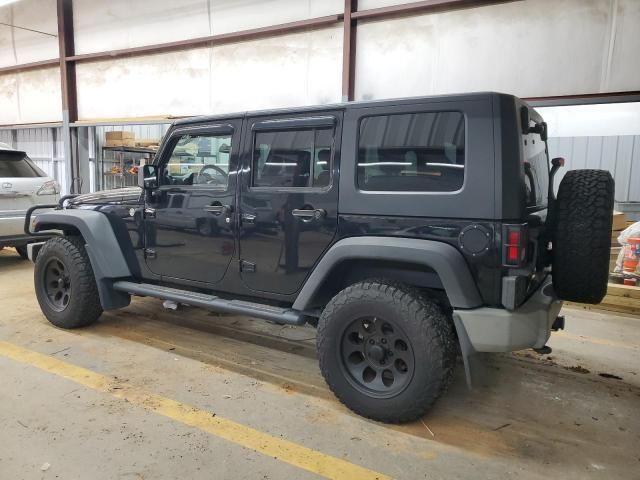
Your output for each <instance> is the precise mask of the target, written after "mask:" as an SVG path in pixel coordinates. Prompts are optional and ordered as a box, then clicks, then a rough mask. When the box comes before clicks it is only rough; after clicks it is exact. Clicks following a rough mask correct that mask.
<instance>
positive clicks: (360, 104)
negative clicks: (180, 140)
mask: <svg viewBox="0 0 640 480" xmlns="http://www.w3.org/2000/svg"><path fill="white" fill-rule="evenodd" d="M498 96H505V97H512V98H517V97H515V96H514V95H509V94H505V93H500V92H474V93H456V94H447V95H430V96H420V97H404V98H391V99H382V100H359V101H354V102H340V103H328V104H326V105H309V106H300V107H287V108H276V109H267V110H250V111H243V112H233V113H225V114H220V115H203V116H199V117H189V118H183V119H180V120H176V121H175V122H173V124H174V125H176V126H181V125H189V124H194V123H202V122H212V121H219V120H226V119H232V118H238V117H241V118H244V117H246V116H249V115H250V116H252V117H253V116H267V115H286V114H296V113H312V112H316V111H325V110H345V109H347V108H367V107H384V106H394V105H404V104H407V105H410V104H412V103H418V102H420V103H422V102H425V101H427V102H433V103H438V102H443V103H444V102H453V101H456V102H458V101H461V100H462V101H464V100H482V99H491V100H492V99H494V98H495V97H498ZM519 100H520V99H519ZM520 101H521V102H522V103H526V102H524V101H523V100H520Z"/></svg>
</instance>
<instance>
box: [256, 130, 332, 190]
mask: <svg viewBox="0 0 640 480" xmlns="http://www.w3.org/2000/svg"><path fill="white" fill-rule="evenodd" d="M332 148H333V129H332V128H320V129H311V128H310V129H298V130H278V131H266V132H257V133H256V134H255V141H254V154H253V186H254V187H276V188H289V187H327V186H328V185H329V180H330V178H331V176H330V172H331V158H332V154H331V151H332Z"/></svg>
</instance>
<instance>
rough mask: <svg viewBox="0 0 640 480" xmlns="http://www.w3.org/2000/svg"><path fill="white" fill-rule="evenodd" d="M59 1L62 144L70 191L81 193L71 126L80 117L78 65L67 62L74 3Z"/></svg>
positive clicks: (65, 0)
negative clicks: (78, 187)
mask: <svg viewBox="0 0 640 480" xmlns="http://www.w3.org/2000/svg"><path fill="white" fill-rule="evenodd" d="M57 2H58V5H57V6H58V49H59V55H60V86H61V89H62V144H63V145H64V162H65V164H66V165H65V166H66V171H67V182H68V183H67V184H68V185H69V193H79V190H78V189H77V188H75V182H74V179H76V178H78V172H79V170H80V168H79V165H77V163H76V164H74V155H73V150H74V149H73V146H72V135H71V127H70V126H69V124H70V123H71V122H75V121H76V120H77V119H78V101H77V94H76V66H75V63H73V62H67V57H70V56H72V55H73V54H74V38H73V37H74V35H73V3H72V0H57Z"/></svg>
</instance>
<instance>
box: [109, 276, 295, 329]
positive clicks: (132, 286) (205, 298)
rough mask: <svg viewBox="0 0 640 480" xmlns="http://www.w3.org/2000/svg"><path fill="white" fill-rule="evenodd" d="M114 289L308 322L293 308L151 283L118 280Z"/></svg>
mask: <svg viewBox="0 0 640 480" xmlns="http://www.w3.org/2000/svg"><path fill="white" fill-rule="evenodd" d="M113 288H114V289H115V290H118V291H120V292H125V293H129V294H132V295H142V296H146V297H155V298H160V299H162V300H171V301H174V302H176V303H184V304H186V305H191V306H193V307H201V308H204V309H206V310H211V311H214V312H224V313H235V314H239V315H248V316H251V317H258V318H262V319H264V320H271V321H272V322H276V323H283V324H288V325H304V323H305V321H306V320H305V317H304V315H303V314H302V312H299V311H297V310H292V309H290V308H280V307H272V306H271V305H262V304H260V303H252V302H245V301H242V300H225V299H223V298H220V297H216V296H214V295H207V294H205V293H197V292H190V291H188V290H178V289H177V288H169V287H161V286H158V285H153V284H150V283H135V282H127V281H117V282H114V284H113Z"/></svg>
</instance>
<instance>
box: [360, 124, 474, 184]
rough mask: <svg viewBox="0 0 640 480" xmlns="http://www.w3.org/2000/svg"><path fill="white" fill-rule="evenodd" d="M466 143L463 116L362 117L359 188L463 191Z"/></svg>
mask: <svg viewBox="0 0 640 480" xmlns="http://www.w3.org/2000/svg"><path fill="white" fill-rule="evenodd" d="M464 142H465V126H464V116H463V114H462V113H460V112H428V113H426V112H425V113H408V114H397V115H380V116H375V117H366V118H363V119H362V120H361V122H360V135H359V140H358V187H359V188H360V189H362V190H370V191H385V190H386V191H412V192H453V191H456V190H460V188H462V184H463V181H464V165H465V143H464Z"/></svg>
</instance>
